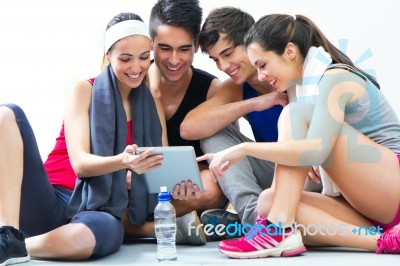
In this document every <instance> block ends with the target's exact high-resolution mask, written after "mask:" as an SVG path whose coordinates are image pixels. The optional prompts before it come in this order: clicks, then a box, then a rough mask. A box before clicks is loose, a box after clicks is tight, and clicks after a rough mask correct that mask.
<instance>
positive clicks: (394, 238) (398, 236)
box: [376, 224, 400, 254]
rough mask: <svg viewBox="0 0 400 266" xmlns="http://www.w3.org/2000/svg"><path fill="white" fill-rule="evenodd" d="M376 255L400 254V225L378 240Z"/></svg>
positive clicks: (387, 231)
mask: <svg viewBox="0 0 400 266" xmlns="http://www.w3.org/2000/svg"><path fill="white" fill-rule="evenodd" d="M377 245H378V249H377V250H376V254H382V253H386V254H400V224H398V225H395V226H393V227H392V228H390V229H388V230H386V231H385V232H384V233H383V234H382V235H381V237H380V238H379V239H378V243H377Z"/></svg>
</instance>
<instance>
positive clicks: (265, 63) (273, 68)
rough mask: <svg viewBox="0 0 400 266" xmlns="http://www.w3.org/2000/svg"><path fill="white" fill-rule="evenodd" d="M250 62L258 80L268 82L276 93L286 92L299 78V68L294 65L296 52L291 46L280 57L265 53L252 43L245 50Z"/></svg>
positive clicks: (272, 53) (268, 52)
mask: <svg viewBox="0 0 400 266" xmlns="http://www.w3.org/2000/svg"><path fill="white" fill-rule="evenodd" d="M247 54H248V57H249V59H250V62H251V64H252V65H253V66H255V67H256V69H257V72H258V79H259V80H260V81H261V82H268V83H269V84H271V86H272V87H274V88H275V89H276V90H277V91H280V92H283V91H286V90H287V89H288V88H289V87H291V86H293V85H294V84H295V83H296V81H297V80H299V78H300V77H301V67H299V64H298V63H296V62H298V61H297V57H296V51H295V47H294V46H293V45H289V44H288V46H287V47H286V49H285V51H284V53H283V54H282V55H278V54H277V53H275V52H272V51H265V50H264V49H263V48H262V47H261V46H260V45H259V44H258V43H252V44H250V45H249V46H248V48H247Z"/></svg>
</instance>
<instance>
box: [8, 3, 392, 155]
mask: <svg viewBox="0 0 400 266" xmlns="http://www.w3.org/2000/svg"><path fill="white" fill-rule="evenodd" d="M155 2H156V1H155V0H35V1H33V0H1V1H0V51H1V56H0V103H5V102H14V103H17V104H19V105H20V106H22V108H23V109H24V110H25V111H26V113H27V116H28V118H29V119H30V121H31V124H32V126H33V129H34V131H35V134H36V137H37V140H38V144H39V147H40V151H41V153H42V156H43V157H46V156H47V153H48V152H49V151H50V150H51V148H52V147H53V145H54V140H55V137H56V136H57V135H58V132H59V130H60V125H61V122H62V118H63V112H64V98H65V93H66V91H67V90H68V89H69V88H70V87H71V85H72V84H73V83H74V82H75V81H77V80H80V79H87V78H89V77H92V76H95V75H97V74H98V73H99V71H100V65H101V59H102V55H103V40H104V31H105V27H106V25H107V24H108V22H109V21H110V20H111V19H112V17H113V16H114V15H116V14H118V13H120V12H135V13H137V14H139V15H140V16H141V17H142V18H143V20H144V21H145V22H146V24H148V19H149V15H150V10H151V7H152V6H153V4H154V3H155ZM395 2H396V1H395V0H380V1H371V0H364V1H361V0H335V1H322V0H292V1H289V0H279V1H278V0H274V1H272V0H200V4H201V6H202V8H203V11H204V13H203V20H204V18H205V17H206V16H207V14H208V13H209V11H210V10H211V9H212V8H215V7H221V6H225V5H230V6H234V7H239V8H241V9H242V10H244V11H247V12H249V13H250V14H252V15H253V16H254V18H255V19H256V20H257V19H258V18H259V17H261V16H262V15H266V14H269V13H287V14H291V15H295V14H303V15H306V16H308V17H309V18H311V19H312V20H313V21H314V22H315V23H316V24H317V25H318V26H319V27H320V29H321V30H322V31H323V32H324V33H325V35H326V36H327V37H328V38H329V39H330V41H331V42H332V43H333V44H335V45H338V44H339V40H342V39H344V40H347V41H348V46H347V49H346V50H345V52H346V54H347V55H349V56H350V57H351V58H352V59H353V61H354V62H357V61H358V60H359V59H360V58H361V59H365V60H364V61H363V60H361V61H363V62H360V63H357V65H358V66H359V67H360V68H362V69H373V70H374V71H375V72H376V76H377V78H378V81H379V82H380V84H381V87H382V91H383V92H384V93H385V95H386V96H387V98H388V99H389V101H390V102H391V103H392V105H393V106H394V108H395V109H396V111H397V113H398V114H400V97H399V92H398V87H399V85H398V80H399V76H400V71H399V70H400V68H399V66H398V64H399V61H400V53H399V44H400V37H399V32H400V30H399V26H400V23H399V21H398V16H399V13H398V8H397V7H396V6H398V4H396V3H395ZM366 51H369V52H370V53H371V56H370V57H369V58H364V56H363V54H364V52H366ZM194 65H195V66H196V67H200V68H203V69H205V70H207V71H209V72H211V73H213V74H214V75H216V76H218V77H219V78H220V79H225V78H226V76H225V74H223V73H221V72H219V71H218V69H217V68H216V67H215V64H214V63H213V62H212V61H211V60H210V59H208V57H207V56H205V55H203V54H201V52H198V53H197V54H196V57H195V62H194Z"/></svg>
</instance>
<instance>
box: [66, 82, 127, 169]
mask: <svg viewBox="0 0 400 266" xmlns="http://www.w3.org/2000/svg"><path fill="white" fill-rule="evenodd" d="M91 91H92V85H91V84H90V83H89V82H88V81H86V80H83V81H80V82H78V83H77V84H76V85H75V86H74V87H73V88H72V89H71V91H70V93H69V95H68V96H67V103H66V110H65V119H64V126H65V138H66V142H67V147H68V154H69V157H70V161H71V165H72V168H73V169H74V171H75V173H76V175H77V176H78V177H88V176H96V175H101V174H105V173H108V172H113V171H116V170H120V169H122V168H124V165H123V164H122V155H116V156H111V157H101V156H96V155H93V154H90V126H89V105H90V101H91Z"/></svg>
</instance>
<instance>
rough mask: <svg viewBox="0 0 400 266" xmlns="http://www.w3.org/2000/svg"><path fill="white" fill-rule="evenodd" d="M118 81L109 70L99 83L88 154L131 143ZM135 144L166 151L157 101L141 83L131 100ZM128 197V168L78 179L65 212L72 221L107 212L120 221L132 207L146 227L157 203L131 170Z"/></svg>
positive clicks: (111, 150) (114, 152)
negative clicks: (82, 214)
mask: <svg viewBox="0 0 400 266" xmlns="http://www.w3.org/2000/svg"><path fill="white" fill-rule="evenodd" d="M116 81H117V78H116V77H115V74H114V72H113V70H112V68H111V66H110V65H109V66H108V67H107V68H106V69H105V70H104V71H103V72H102V73H101V74H100V75H99V76H98V77H97V78H96V80H95V82H94V85H93V89H92V100H91V106H90V112H89V116H90V149H91V153H92V154H95V155H99V156H113V155H117V154H120V153H122V152H123V151H124V150H125V147H126V145H127V144H126V140H127V134H128V129H127V118H126V115H125V110H124V107H123V104H122V99H121V95H120V93H119V89H118V86H117V82H116ZM130 101H131V107H132V108H131V109H132V124H133V130H132V131H133V138H132V139H133V142H134V143H135V144H137V145H138V146H139V147H141V146H149V147H151V146H162V137H161V136H162V127H161V123H160V120H159V117H158V113H157V109H156V105H155V103H154V99H153V97H152V95H151V93H150V91H149V90H148V88H147V86H146V85H145V83H144V82H143V83H142V84H141V85H140V86H139V87H138V88H134V89H132V92H131V95H130ZM131 183H132V187H131V192H130V197H128V190H127V186H126V169H121V170H119V171H116V172H112V173H107V174H104V175H100V176H93V177H88V178H78V179H77V182H76V185H75V189H74V192H73V194H72V197H71V200H70V202H69V205H68V208H67V217H68V218H72V217H73V216H74V215H75V214H76V213H78V212H82V211H104V212H107V213H110V214H112V215H113V216H115V217H117V218H121V217H122V212H123V210H124V209H125V208H127V207H129V212H128V213H129V219H130V221H131V222H132V223H133V224H143V223H144V222H145V221H146V219H147V216H148V210H152V209H153V208H154V207H155V205H156V203H157V201H156V195H155V194H149V193H148V192H147V187H146V183H145V181H144V178H143V176H142V175H138V174H136V173H135V172H134V171H132V182H131Z"/></svg>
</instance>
